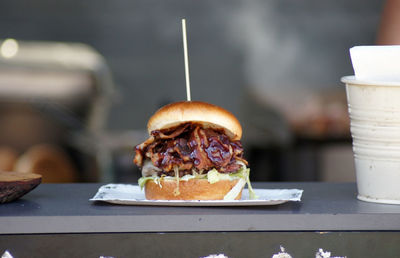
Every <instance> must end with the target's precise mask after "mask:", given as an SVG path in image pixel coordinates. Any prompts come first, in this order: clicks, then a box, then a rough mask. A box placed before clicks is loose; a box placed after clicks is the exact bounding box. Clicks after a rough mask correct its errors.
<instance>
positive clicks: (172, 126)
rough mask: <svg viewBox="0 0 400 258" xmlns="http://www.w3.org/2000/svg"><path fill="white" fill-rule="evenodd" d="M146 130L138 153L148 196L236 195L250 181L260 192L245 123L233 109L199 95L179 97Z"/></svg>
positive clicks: (228, 197)
mask: <svg viewBox="0 0 400 258" xmlns="http://www.w3.org/2000/svg"><path fill="white" fill-rule="evenodd" d="M147 131H148V133H149V138H148V139H147V140H146V141H144V142H143V143H141V144H139V145H137V146H136V147H135V158H134V163H135V164H136V165H137V166H138V167H139V168H140V169H141V172H142V177H141V178H140V179H139V185H140V187H141V188H142V189H143V188H144V189H145V196H146V199H149V200H223V199H224V200H235V199H240V198H241V194H242V190H243V188H244V186H245V185H246V183H247V184H248V188H249V192H250V197H251V198H254V197H255V195H254V192H253V190H252V188H251V185H250V180H249V173H250V169H248V168H247V165H248V163H247V161H246V160H245V159H244V157H243V147H242V144H241V142H240V139H241V137H242V127H241V125H240V123H239V121H238V120H237V119H236V117H235V116H234V115H233V114H232V113H230V112H229V111H227V110H225V109H223V108H221V107H219V106H216V105H212V104H209V103H205V102H200V101H182V102H175V103H171V104H168V105H166V106H163V107H162V108H160V109H159V110H158V111H157V112H155V113H154V115H153V116H152V117H151V118H150V119H149V121H148V123H147Z"/></svg>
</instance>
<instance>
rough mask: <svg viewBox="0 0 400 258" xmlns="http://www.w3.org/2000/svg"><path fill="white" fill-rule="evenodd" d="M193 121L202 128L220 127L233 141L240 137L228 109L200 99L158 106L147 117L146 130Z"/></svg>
mask: <svg viewBox="0 0 400 258" xmlns="http://www.w3.org/2000/svg"><path fill="white" fill-rule="evenodd" d="M187 122H194V123H199V124H201V125H202V126H203V127H204V128H212V129H222V130H224V133H225V134H226V135H227V136H228V137H229V138H230V139H231V140H233V141H236V140H240V138H241V137H242V127H241V125H240V123H239V121H238V120H237V119H236V117H235V116H234V115H233V114H232V113H230V112H229V111H227V110H225V109H223V108H221V107H218V106H216V105H212V104H209V103H205V102H200V101H181V102H175V103H171V104H168V105H166V106H164V107H162V108H160V109H159V110H158V111H157V112H156V113H154V115H153V116H152V117H151V118H150V119H149V122H148V123H147V130H148V132H149V134H150V133H151V132H152V131H154V130H162V129H168V128H172V127H175V126H178V125H180V124H183V123H187Z"/></svg>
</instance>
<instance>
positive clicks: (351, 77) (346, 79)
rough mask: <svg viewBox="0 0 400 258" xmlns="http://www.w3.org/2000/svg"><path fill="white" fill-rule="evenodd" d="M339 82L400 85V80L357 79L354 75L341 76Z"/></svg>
mask: <svg viewBox="0 0 400 258" xmlns="http://www.w3.org/2000/svg"><path fill="white" fill-rule="evenodd" d="M340 81H341V82H343V83H345V84H355V85H373V86H376V85H380V86H397V87H400V82H393V81H377V80H368V81H366V80H358V79H357V78H356V77H355V76H354V75H348V76H343V77H342V78H341V79H340Z"/></svg>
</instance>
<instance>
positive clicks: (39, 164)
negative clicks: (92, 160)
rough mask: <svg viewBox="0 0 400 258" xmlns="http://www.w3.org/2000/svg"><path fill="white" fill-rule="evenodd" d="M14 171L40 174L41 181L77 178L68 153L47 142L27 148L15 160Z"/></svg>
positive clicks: (48, 181) (62, 180)
mask: <svg viewBox="0 0 400 258" xmlns="http://www.w3.org/2000/svg"><path fill="white" fill-rule="evenodd" d="M14 171H17V172H23V173H36V174H40V175H42V177H43V178H42V182H43V183H70V182H75V181H76V180H77V171H76V169H75V167H74V165H73V163H72V161H71V160H70V158H69V157H68V155H67V154H66V153H65V152H64V151H63V150H62V149H61V148H59V147H57V146H54V145H48V144H41V145H35V146H33V147H31V148H29V149H28V150H27V151H26V152H25V153H24V154H23V155H22V156H21V157H20V158H19V159H18V161H17V163H16V164H15V167H14Z"/></svg>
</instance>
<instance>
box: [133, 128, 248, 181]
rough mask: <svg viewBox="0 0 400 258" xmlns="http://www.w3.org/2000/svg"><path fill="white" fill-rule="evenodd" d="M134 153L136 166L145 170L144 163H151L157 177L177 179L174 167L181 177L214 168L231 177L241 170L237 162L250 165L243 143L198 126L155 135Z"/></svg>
mask: <svg viewBox="0 0 400 258" xmlns="http://www.w3.org/2000/svg"><path fill="white" fill-rule="evenodd" d="M135 152H136V155H135V159H134V163H135V164H136V165H137V166H139V167H143V165H144V163H145V160H147V159H149V160H151V163H152V165H154V166H155V167H156V168H158V169H157V175H158V176H162V175H166V176H175V171H174V168H175V167H177V168H179V176H180V177H182V176H184V175H186V174H193V172H196V173H199V174H201V173H203V172H207V171H208V170H210V169H213V168H215V169H217V170H218V171H219V172H220V173H232V172H235V171H237V170H238V169H239V168H240V167H241V166H242V165H241V164H240V163H239V162H237V161H240V162H242V163H244V164H246V165H247V161H246V160H245V159H244V158H243V148H242V143H241V142H240V141H230V140H229V138H228V136H226V135H225V134H224V133H223V130H214V129H210V128H208V129H204V128H202V127H201V125H199V124H195V123H185V124H183V125H180V126H178V127H175V128H172V129H168V130H155V131H152V132H151V136H150V138H149V139H147V140H146V141H145V142H143V143H142V144H139V145H137V146H136V148H135Z"/></svg>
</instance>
